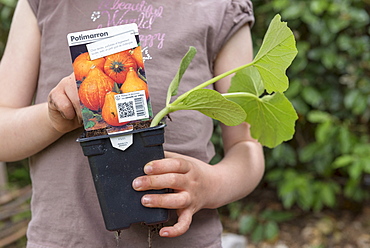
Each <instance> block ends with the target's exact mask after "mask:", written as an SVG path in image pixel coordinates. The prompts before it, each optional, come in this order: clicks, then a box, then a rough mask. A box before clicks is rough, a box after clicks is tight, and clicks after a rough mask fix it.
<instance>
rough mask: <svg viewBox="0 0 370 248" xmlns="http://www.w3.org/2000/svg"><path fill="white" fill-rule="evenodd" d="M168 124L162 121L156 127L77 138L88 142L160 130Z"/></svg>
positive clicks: (79, 140) (78, 140)
mask: <svg viewBox="0 0 370 248" xmlns="http://www.w3.org/2000/svg"><path fill="white" fill-rule="evenodd" d="M165 126H166V124H165V123H160V124H159V125H158V126H155V127H148V128H141V129H135V130H131V131H127V132H119V133H114V134H106V135H99V136H93V137H87V138H83V137H79V138H77V140H76V141H77V142H86V141H92V140H99V139H107V138H112V137H118V136H124V135H128V134H134V133H142V132H147V131H153V130H158V129H162V128H164V127H165Z"/></svg>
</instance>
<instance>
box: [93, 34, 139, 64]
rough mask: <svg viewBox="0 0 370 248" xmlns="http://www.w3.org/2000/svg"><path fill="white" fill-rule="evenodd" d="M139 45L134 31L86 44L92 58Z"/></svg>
mask: <svg viewBox="0 0 370 248" xmlns="http://www.w3.org/2000/svg"><path fill="white" fill-rule="evenodd" d="M137 46H138V44H137V42H136V38H135V34H134V32H133V31H132V32H128V33H124V34H120V35H116V36H113V37H111V38H107V39H103V40H100V41H97V42H93V43H90V44H87V45H86V47H87V50H88V52H89V55H90V58H91V60H94V59H98V58H102V57H104V56H108V55H111V54H114V53H118V52H122V51H125V50H128V49H131V48H135V47H137Z"/></svg>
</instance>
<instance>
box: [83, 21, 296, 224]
mask: <svg viewBox="0 0 370 248" xmlns="http://www.w3.org/2000/svg"><path fill="white" fill-rule="evenodd" d="M195 54H196V49H195V48H194V47H190V48H189V51H188V52H187V53H186V55H185V56H184V58H183V59H182V61H181V63H180V67H179V70H178V72H177V74H176V75H175V77H174V79H173V80H172V82H171V83H170V85H169V88H168V92H167V98H166V105H165V108H164V109H162V110H161V111H159V112H158V113H157V115H155V117H154V118H153V119H152V121H151V127H150V128H143V129H137V130H133V131H130V132H125V133H116V134H112V135H102V136H95V137H88V138H80V139H79V140H78V141H79V142H80V144H81V146H82V149H83V152H84V154H85V156H87V157H88V159H89V164H90V168H91V172H92V176H93V179H94V184H95V188H96V191H97V194H98V198H99V203H100V206H101V210H102V213H103V217H104V221H105V225H106V229H107V230H111V231H116V230H121V229H125V228H128V227H129V226H130V225H131V224H132V223H138V222H144V223H146V224H156V223H163V222H166V221H167V219H168V211H167V209H159V208H158V209H157V208H145V207H144V206H143V205H142V204H141V197H142V196H143V195H144V194H146V193H167V191H166V190H165V189H162V190H155V191H154V190H152V191H150V192H138V191H135V190H134V189H133V188H132V187H131V184H132V181H133V180H134V179H135V178H136V177H138V176H141V175H143V174H144V172H143V167H144V166H145V164H146V163H148V162H150V161H152V160H156V159H162V158H163V157H164V152H163V146H162V144H163V143H164V127H165V124H163V123H161V121H162V119H163V118H164V117H166V116H167V115H168V114H170V113H172V112H174V111H178V110H197V111H199V112H201V113H203V114H205V115H207V116H209V117H211V118H213V119H216V120H219V121H221V122H223V123H224V124H226V125H229V126H235V125H239V124H241V123H243V122H248V123H249V124H250V125H251V134H252V137H253V138H255V139H257V140H258V141H259V142H260V143H261V144H262V145H264V146H267V147H275V146H277V145H279V144H280V143H282V142H284V141H286V140H289V139H291V138H292V136H293V134H294V126H295V121H296V120H297V118H298V117H297V114H296V112H295V110H294V108H293V106H292V104H291V103H290V101H289V100H288V99H287V98H286V97H285V95H284V92H285V91H286V90H287V89H288V87H289V80H288V77H287V76H286V75H285V73H286V70H287V68H288V67H289V66H290V64H291V63H292V61H293V59H294V57H295V56H296V54H297V49H296V47H295V39H294V36H293V33H292V32H291V30H290V29H289V28H288V27H287V25H286V23H285V22H281V21H280V16H279V15H276V16H275V17H274V18H273V20H272V21H271V23H270V26H269V28H268V30H267V32H266V35H265V37H264V40H263V43H262V45H261V48H260V50H259V51H258V53H257V55H256V56H255V58H254V60H253V61H252V62H251V63H249V64H246V65H243V66H240V67H238V68H235V69H233V70H230V71H228V72H225V73H223V74H221V75H219V76H216V77H214V78H211V79H210V80H208V81H206V82H204V83H201V84H199V85H198V86H196V87H195V88H193V89H191V90H189V91H188V92H185V93H184V94H182V95H180V96H178V97H177V98H176V99H175V100H174V101H172V102H171V99H172V97H175V96H177V94H178V88H179V84H180V81H181V78H182V76H183V75H184V73H185V71H186V69H187V68H188V66H189V64H190V63H191V61H192V59H193V58H194V56H195ZM232 74H234V76H233V77H232V81H231V86H230V88H229V91H228V93H225V94H220V93H219V92H217V91H215V90H211V89H204V88H205V87H206V86H208V85H211V84H213V83H215V82H217V81H218V80H220V79H221V78H224V77H226V76H228V75H232ZM109 112H114V111H112V110H108V113H109ZM113 124H114V123H113ZM112 137H113V139H114V140H115V142H116V143H115V145H117V146H118V147H120V146H124V147H125V150H120V149H116V148H114V147H117V146H114V147H113V145H112V143H114V142H113V141H112V142H111V139H112ZM127 144H129V145H127Z"/></svg>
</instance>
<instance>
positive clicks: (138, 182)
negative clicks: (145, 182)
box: [132, 179, 142, 189]
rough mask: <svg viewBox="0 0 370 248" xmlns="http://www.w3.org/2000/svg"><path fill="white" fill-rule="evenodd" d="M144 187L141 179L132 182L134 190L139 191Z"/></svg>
mask: <svg viewBox="0 0 370 248" xmlns="http://www.w3.org/2000/svg"><path fill="white" fill-rule="evenodd" d="M141 185H142V182H141V180H140V179H135V180H134V181H133V182H132V186H133V187H134V189H138V188H140V187H141Z"/></svg>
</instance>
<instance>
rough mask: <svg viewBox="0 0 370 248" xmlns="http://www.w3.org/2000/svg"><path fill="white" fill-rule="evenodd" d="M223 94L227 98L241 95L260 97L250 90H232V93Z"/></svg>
mask: <svg viewBox="0 0 370 248" xmlns="http://www.w3.org/2000/svg"><path fill="white" fill-rule="evenodd" d="M221 95H222V96H223V97H225V98H226V99H232V98H238V97H241V96H247V97H253V98H256V99H259V97H258V96H257V95H255V94H252V93H248V92H232V93H224V94H221Z"/></svg>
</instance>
